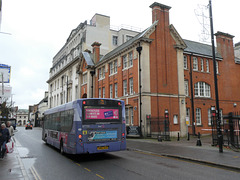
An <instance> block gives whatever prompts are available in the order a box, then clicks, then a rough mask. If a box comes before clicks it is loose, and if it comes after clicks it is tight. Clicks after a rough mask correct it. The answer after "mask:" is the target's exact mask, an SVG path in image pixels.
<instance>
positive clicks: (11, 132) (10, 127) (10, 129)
mask: <svg viewBox="0 0 240 180" xmlns="http://www.w3.org/2000/svg"><path fill="white" fill-rule="evenodd" d="M7 129H8V131H9V135H10V136H11V137H12V136H13V135H14V133H13V131H14V128H13V126H12V123H11V121H7Z"/></svg>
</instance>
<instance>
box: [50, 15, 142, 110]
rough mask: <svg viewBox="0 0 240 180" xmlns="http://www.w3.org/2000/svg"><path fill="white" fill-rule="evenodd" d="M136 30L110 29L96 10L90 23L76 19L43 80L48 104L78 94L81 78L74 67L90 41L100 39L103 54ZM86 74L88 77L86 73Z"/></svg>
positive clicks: (52, 105)
mask: <svg viewBox="0 0 240 180" xmlns="http://www.w3.org/2000/svg"><path fill="white" fill-rule="evenodd" d="M136 34H138V32H136V31H132V30H127V29H120V30H112V29H111V28H110V17H109V16H104V15H100V14H95V15H94V16H93V18H92V19H91V21H90V24H87V21H85V22H83V23H80V24H79V26H78V27H77V28H76V29H73V30H72V32H71V34H70V35H69V37H68V39H67V41H66V43H65V45H64V46H63V47H62V48H61V50H60V51H59V52H58V53H57V54H56V55H55V57H54V58H53V61H52V67H51V69H50V73H49V80H48V81H47V83H48V84H49V88H48V90H49V97H48V102H49V103H48V107H49V108H52V107H55V106H58V105H61V104H63V103H66V102H69V101H72V100H74V99H78V98H81V96H80V94H81V92H80V91H81V89H82V88H81V85H82V80H81V78H80V76H79V74H77V73H76V69H77V66H78V65H79V61H80V59H81V55H82V52H84V51H89V49H91V48H92V47H91V45H92V43H93V42H95V41H99V42H101V44H102V46H101V47H102V49H101V52H102V54H103V55H104V54H106V53H108V52H109V51H111V50H112V49H114V48H116V47H118V46H119V45H120V44H121V43H123V42H126V41H127V40H128V39H130V38H132V37H134V36H135V35H136ZM78 73H79V72H78ZM87 76H88V77H89V74H88V75H87ZM85 93H87V92H85Z"/></svg>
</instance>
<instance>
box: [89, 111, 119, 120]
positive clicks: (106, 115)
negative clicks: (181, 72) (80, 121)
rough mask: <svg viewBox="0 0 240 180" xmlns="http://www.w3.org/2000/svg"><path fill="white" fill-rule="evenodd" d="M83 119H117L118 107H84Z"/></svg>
mask: <svg viewBox="0 0 240 180" xmlns="http://www.w3.org/2000/svg"><path fill="white" fill-rule="evenodd" d="M85 119H119V112H118V109H85Z"/></svg>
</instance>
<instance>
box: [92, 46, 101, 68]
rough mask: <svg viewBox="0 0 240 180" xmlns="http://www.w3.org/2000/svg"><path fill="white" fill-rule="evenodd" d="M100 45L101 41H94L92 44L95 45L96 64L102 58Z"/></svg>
mask: <svg viewBox="0 0 240 180" xmlns="http://www.w3.org/2000/svg"><path fill="white" fill-rule="evenodd" d="M100 46H101V43H99V42H94V43H93V44H92V47H93V61H94V63H95V64H96V63H97V62H98V61H99V59H100Z"/></svg>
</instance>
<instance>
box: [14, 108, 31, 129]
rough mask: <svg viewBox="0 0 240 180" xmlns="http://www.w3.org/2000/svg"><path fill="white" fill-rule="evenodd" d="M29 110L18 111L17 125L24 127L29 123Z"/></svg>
mask: <svg viewBox="0 0 240 180" xmlns="http://www.w3.org/2000/svg"><path fill="white" fill-rule="evenodd" d="M28 120H29V119H28V110H27V109H19V110H18V111H17V125H18V126H24V125H25V124H27V122H28Z"/></svg>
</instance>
